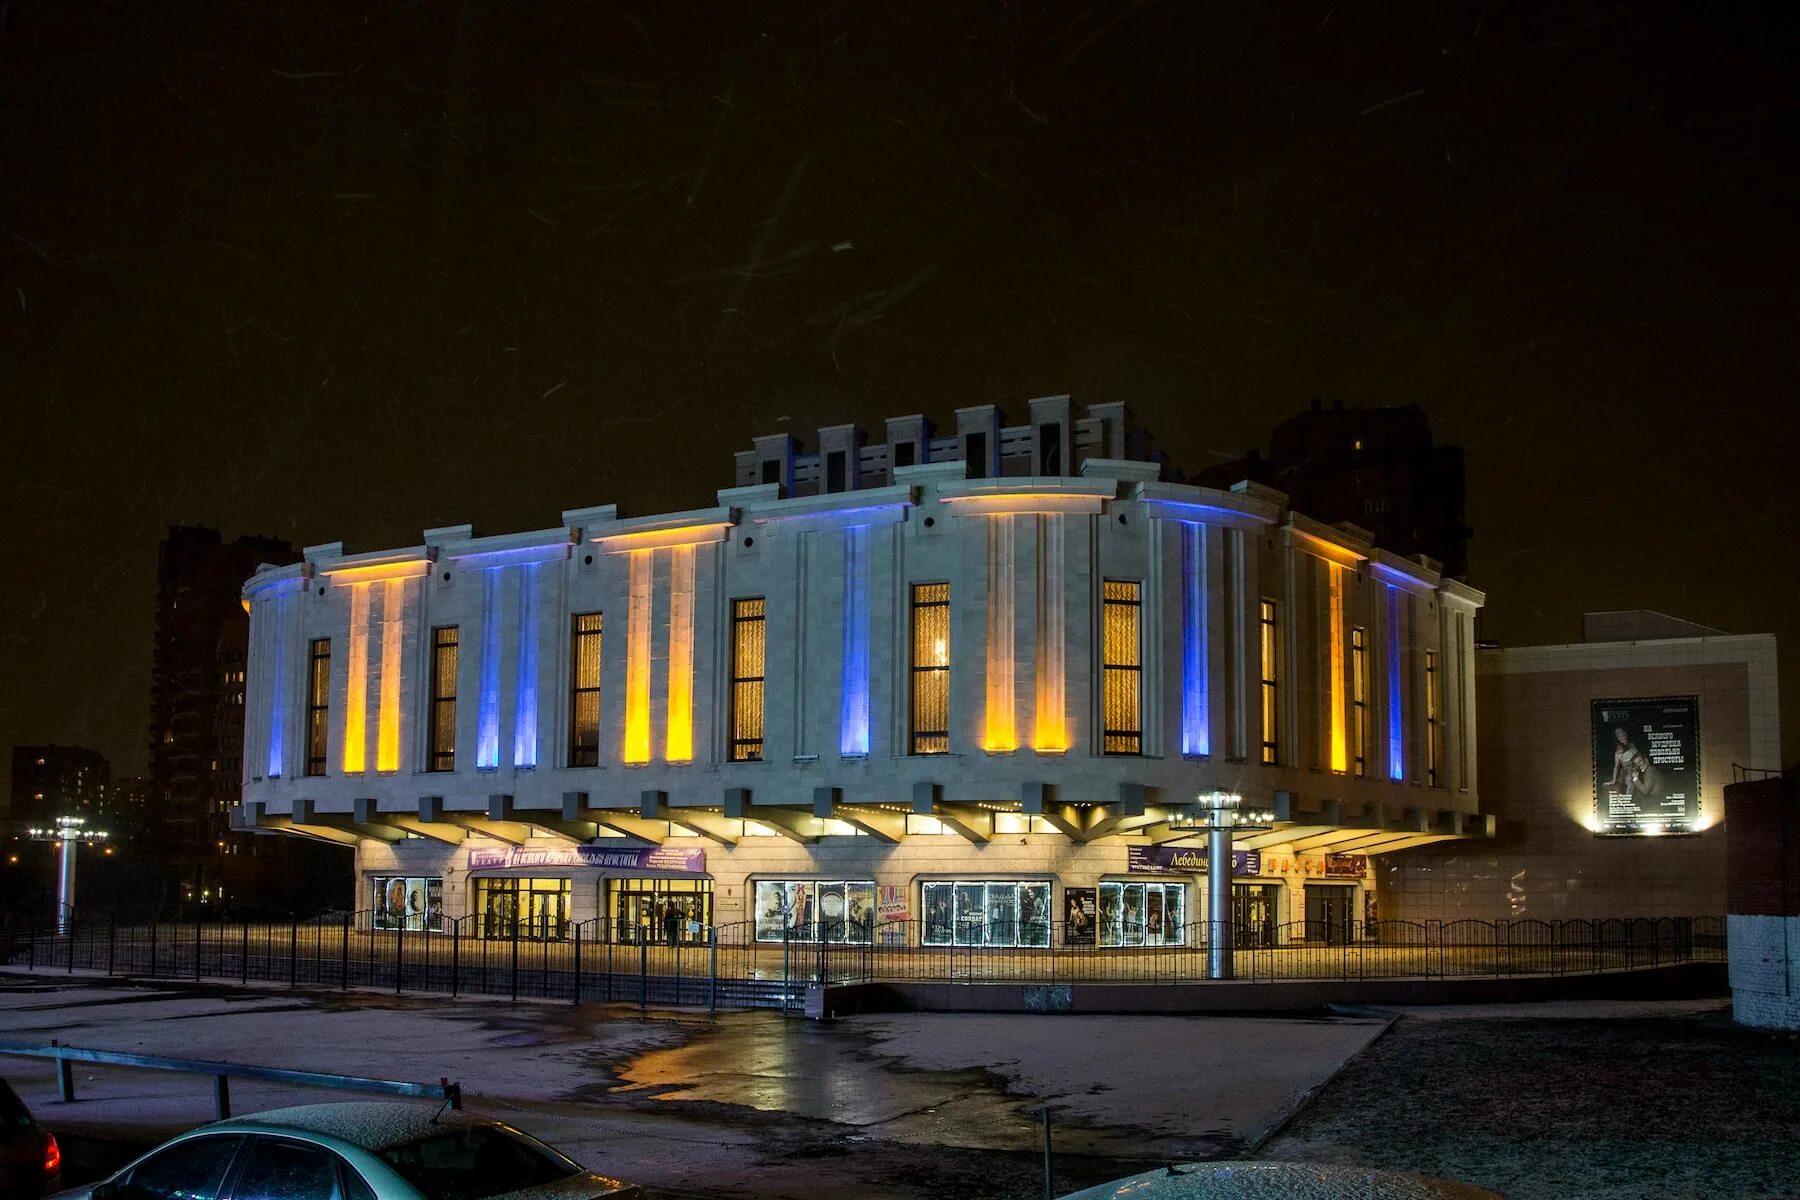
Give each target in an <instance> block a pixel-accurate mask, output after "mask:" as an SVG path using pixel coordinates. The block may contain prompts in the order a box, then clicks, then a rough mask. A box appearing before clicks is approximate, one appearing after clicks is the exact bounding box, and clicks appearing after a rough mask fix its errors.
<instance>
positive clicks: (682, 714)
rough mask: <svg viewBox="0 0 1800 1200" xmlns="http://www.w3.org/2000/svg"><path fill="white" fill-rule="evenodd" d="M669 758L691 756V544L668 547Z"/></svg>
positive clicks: (666, 739) (688, 759) (680, 759)
mask: <svg viewBox="0 0 1800 1200" xmlns="http://www.w3.org/2000/svg"><path fill="white" fill-rule="evenodd" d="M668 696H669V717H668V730H667V733H666V735H665V737H664V745H665V747H666V751H665V753H666V757H667V759H668V761H669V762H692V761H693V758H694V548H693V547H692V546H676V547H674V548H673V549H671V550H670V551H669V692H668Z"/></svg>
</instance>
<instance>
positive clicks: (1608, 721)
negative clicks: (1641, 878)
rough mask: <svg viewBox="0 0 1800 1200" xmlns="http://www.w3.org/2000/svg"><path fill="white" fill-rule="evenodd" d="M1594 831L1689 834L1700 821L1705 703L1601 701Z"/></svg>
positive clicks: (1668, 699)
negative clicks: (1701, 758) (1701, 713)
mask: <svg viewBox="0 0 1800 1200" xmlns="http://www.w3.org/2000/svg"><path fill="white" fill-rule="evenodd" d="M1593 738H1594V827H1595V829H1596V831H1598V832H1600V833H1609V834H1659V833H1687V832H1690V831H1691V830H1693V828H1694V826H1695V823H1696V822H1697V821H1698V819H1699V817H1700V702H1699V700H1698V698H1696V697H1694V696H1661V697H1657V698H1654V699H1646V700H1596V701H1594V724H1593Z"/></svg>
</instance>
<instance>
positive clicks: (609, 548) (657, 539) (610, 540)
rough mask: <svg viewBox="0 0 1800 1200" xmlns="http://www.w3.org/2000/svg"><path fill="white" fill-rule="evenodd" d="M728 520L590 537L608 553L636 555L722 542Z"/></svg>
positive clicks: (728, 524) (729, 525) (728, 526)
mask: <svg viewBox="0 0 1800 1200" xmlns="http://www.w3.org/2000/svg"><path fill="white" fill-rule="evenodd" d="M730 528H731V522H729V521H715V522H709V523H707V524H704V525H679V526H676V527H675V528H674V529H645V530H641V531H639V532H637V533H602V534H597V535H596V536H595V537H594V539H593V540H594V541H595V542H597V543H599V545H600V548H601V549H602V550H604V551H605V552H606V553H608V554H621V553H626V552H630V553H636V552H637V551H639V550H662V549H665V548H667V547H670V546H695V545H700V544H703V543H706V542H722V541H724V540H725V531H726V530H728V529H730Z"/></svg>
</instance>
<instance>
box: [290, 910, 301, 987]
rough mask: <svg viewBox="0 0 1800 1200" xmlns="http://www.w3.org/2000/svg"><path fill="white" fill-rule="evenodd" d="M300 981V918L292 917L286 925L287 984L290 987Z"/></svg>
mask: <svg viewBox="0 0 1800 1200" xmlns="http://www.w3.org/2000/svg"><path fill="white" fill-rule="evenodd" d="M299 982H300V918H299V917H294V918H293V920H292V923H291V924H290V925H289V926H288V986H289V987H290V988H291V987H293V986H294V985H295V984H297V983H299Z"/></svg>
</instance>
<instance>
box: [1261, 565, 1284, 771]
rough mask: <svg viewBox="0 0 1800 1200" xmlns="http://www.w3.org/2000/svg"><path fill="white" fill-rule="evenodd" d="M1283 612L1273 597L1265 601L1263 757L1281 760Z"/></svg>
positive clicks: (1274, 761)
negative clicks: (1280, 642) (1280, 620)
mask: <svg viewBox="0 0 1800 1200" xmlns="http://www.w3.org/2000/svg"><path fill="white" fill-rule="evenodd" d="M1278 617H1279V614H1278V612H1277V610H1276V607H1275V602H1274V601H1273V600H1264V601H1263V602H1262V739H1263V740H1262V760H1263V761H1264V762H1266V763H1278V762H1280V761H1281V723H1280V709H1281V705H1280V686H1281V684H1280V675H1279V672H1278V667H1279V659H1278V657H1277V654H1278V651H1279V645H1278V638H1277V636H1276V635H1277V633H1278V632H1279V627H1278V624H1277V620H1278Z"/></svg>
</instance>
